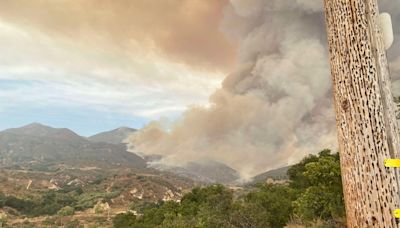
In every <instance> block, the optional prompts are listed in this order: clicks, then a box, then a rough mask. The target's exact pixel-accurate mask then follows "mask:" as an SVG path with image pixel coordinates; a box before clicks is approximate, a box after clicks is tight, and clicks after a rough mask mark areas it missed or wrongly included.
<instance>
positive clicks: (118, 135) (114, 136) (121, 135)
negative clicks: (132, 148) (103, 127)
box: [88, 127, 137, 144]
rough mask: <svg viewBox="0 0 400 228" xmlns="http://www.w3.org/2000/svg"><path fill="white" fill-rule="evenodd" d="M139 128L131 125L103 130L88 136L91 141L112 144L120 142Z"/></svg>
mask: <svg viewBox="0 0 400 228" xmlns="http://www.w3.org/2000/svg"><path fill="white" fill-rule="evenodd" d="M136 131H137V130H136V129H133V128H129V127H120V128H117V129H114V130H112V131H106V132H102V133H99V134H96V135H93V136H90V137H88V140H89V141H92V142H105V143H112V144H120V143H123V141H124V140H125V139H126V138H128V136H129V135H131V134H133V133H135V132H136Z"/></svg>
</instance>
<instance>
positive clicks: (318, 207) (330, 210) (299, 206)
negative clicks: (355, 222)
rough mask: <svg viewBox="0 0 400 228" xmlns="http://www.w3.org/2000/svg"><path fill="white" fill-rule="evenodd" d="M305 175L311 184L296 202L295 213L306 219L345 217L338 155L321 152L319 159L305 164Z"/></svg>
mask: <svg viewBox="0 0 400 228" xmlns="http://www.w3.org/2000/svg"><path fill="white" fill-rule="evenodd" d="M303 176H304V178H305V179H306V180H307V182H308V183H309V186H308V187H307V188H306V190H305V192H303V193H302V194H301V195H300V197H299V198H298V199H297V200H296V201H295V202H294V206H295V214H296V215H298V216H299V217H300V218H302V219H303V220H305V221H312V220H314V219H318V218H321V219H325V220H332V219H336V218H341V217H343V216H344V213H345V210H344V202H343V189H342V181H341V174H340V163H339V158H338V156H336V155H330V154H320V156H319V157H318V160H317V161H315V162H310V163H308V164H306V165H305V171H304V172H303Z"/></svg>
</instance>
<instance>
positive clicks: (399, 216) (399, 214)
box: [393, 209, 400, 218]
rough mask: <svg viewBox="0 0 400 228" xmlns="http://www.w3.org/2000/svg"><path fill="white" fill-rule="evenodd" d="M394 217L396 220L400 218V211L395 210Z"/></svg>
mask: <svg viewBox="0 0 400 228" xmlns="http://www.w3.org/2000/svg"><path fill="white" fill-rule="evenodd" d="M393 215H394V217H395V218H400V209H396V210H394V212H393Z"/></svg>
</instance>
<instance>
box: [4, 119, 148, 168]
mask: <svg viewBox="0 0 400 228" xmlns="http://www.w3.org/2000/svg"><path fill="white" fill-rule="evenodd" d="M29 163H40V164H66V165H70V166H96V167H110V166H121V167H132V168H138V169H142V168H145V167H146V162H145V161H144V160H143V159H142V158H141V157H139V156H137V155H136V154H133V153H130V152H127V151H126V147H125V145H123V144H119V145H116V144H110V143H103V142H91V141H89V140H87V139H86V138H84V137H81V136H79V135H77V134H76V133H74V132H73V131H71V130H69V129H66V128H60V129H59V128H52V127H48V126H44V125H41V124H38V123H34V124H30V125H27V126H24V127H21V128H13V129H8V130H5V131H2V132H0V167H1V166H2V167H4V166H10V165H21V164H29Z"/></svg>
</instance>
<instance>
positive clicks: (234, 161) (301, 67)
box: [130, 0, 400, 178]
mask: <svg viewBox="0 0 400 228" xmlns="http://www.w3.org/2000/svg"><path fill="white" fill-rule="evenodd" d="M388 2H389V1H386V2H384V4H385V5H386V6H387V5H388ZM322 4H323V1H315V0H296V1H293V0H269V1H264V0H231V2H230V4H229V5H228V6H227V8H226V12H225V18H224V21H223V29H224V30H225V32H226V33H227V34H228V35H229V36H230V37H232V38H233V39H237V40H239V43H240V62H241V67H240V68H239V69H237V70H236V71H235V72H234V73H232V74H230V75H228V76H227V77H226V79H225V80H224V82H223V85H222V88H221V89H219V90H217V91H216V92H215V93H214V94H213V95H212V96H211V98H210V103H211V106H210V107H208V108H201V107H194V108H191V109H189V110H188V111H187V112H186V113H185V114H184V116H183V118H182V119H181V120H180V121H178V122H177V123H176V124H175V125H172V126H170V127H165V126H162V123H160V122H154V123H152V124H150V125H148V126H147V127H146V128H145V129H143V130H142V131H141V132H140V133H139V134H137V135H136V136H134V137H132V138H131V141H130V142H131V144H132V145H133V146H134V150H135V151H137V152H142V153H145V154H162V155H164V156H165V159H164V160H163V162H165V163H167V164H173V165H182V164H184V163H185V162H188V161H195V160H198V159H213V160H216V161H219V162H223V163H225V164H228V165H230V166H231V167H233V168H235V169H237V170H238V171H240V173H241V174H242V177H243V178H247V177H250V176H252V175H254V174H257V173H259V172H263V171H266V170H268V169H271V168H275V167H280V166H282V165H285V164H288V163H293V162H296V161H298V160H299V159H300V158H302V157H303V156H304V155H306V154H309V153H315V152H318V151H319V150H320V149H323V148H326V147H329V148H332V149H335V148H336V133H335V127H334V126H335V124H334V121H335V117H334V110H333V108H332V98H331V85H330V76H329V66H328V53H327V48H326V37H325V27H324V26H325V21H324V15H323V12H322V8H323V5H322ZM391 4H392V5H393V3H391ZM391 7H393V6H391ZM396 7H397V8H400V7H398V4H397V5H396ZM397 12H399V11H397ZM395 17H396V15H395ZM391 58H392V59H393V57H391Z"/></svg>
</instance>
